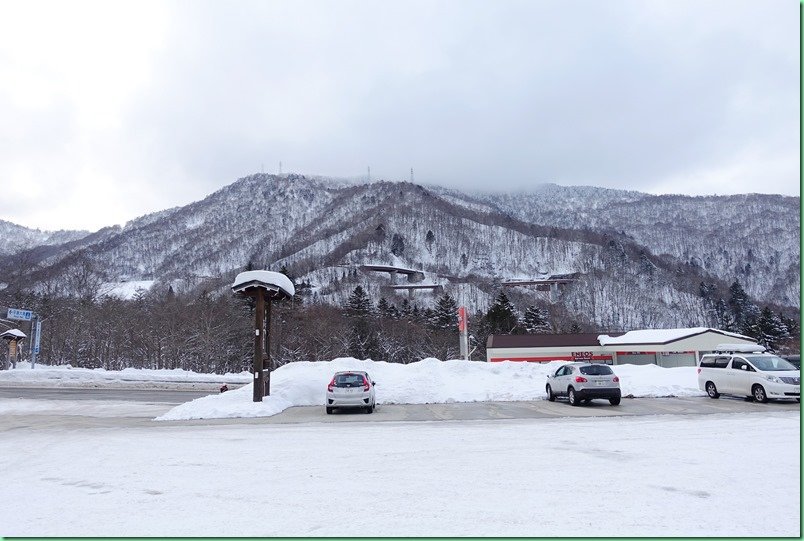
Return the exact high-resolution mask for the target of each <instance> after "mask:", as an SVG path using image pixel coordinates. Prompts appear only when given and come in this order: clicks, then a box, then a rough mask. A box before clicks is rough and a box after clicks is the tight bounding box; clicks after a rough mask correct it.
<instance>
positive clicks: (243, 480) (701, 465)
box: [0, 411, 800, 537]
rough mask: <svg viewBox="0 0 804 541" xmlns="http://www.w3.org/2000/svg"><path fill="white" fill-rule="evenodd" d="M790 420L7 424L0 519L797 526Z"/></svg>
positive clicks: (706, 528)
mask: <svg viewBox="0 0 804 541" xmlns="http://www.w3.org/2000/svg"><path fill="white" fill-rule="evenodd" d="M366 417H368V416H366ZM799 422H800V417H799V415H798V412H773V411H769V412H768V413H762V414H753V413H752V414H744V415H734V414H730V415H720V414H717V415H701V416H696V415H678V416H644V417H609V418H594V419H579V418H566V419H547V420H545V419H541V420H516V421H471V422H453V421H449V422H443V421H442V422H418V423H395V422H385V423H377V422H366V423H349V424H348V425H325V424H318V423H310V424H301V425H259V424H257V425H237V424H234V425H231V424H230V425H206V426H171V425H167V424H164V423H154V425H153V427H147V428H127V429H126V428H119V429H118V428H114V429H108V428H106V429H100V428H92V429H82V430H68V429H52V430H14V431H13V432H6V433H4V434H2V437H0V470H1V471H2V472H3V482H2V483H0V499H1V500H2V501H3V502H4V503H3V505H2V506H0V534H2V535H6V536H37V537H40V536H70V537H72V536H103V537H112V536H115V537H116V536H137V537H141V536H159V537H165V536H214V537H222V536H249V537H254V536H260V537H262V536H349V537H358V536H369V537H376V536H466V535H471V536H486V535H489V536H492V535H493V536H567V535H571V536H605V537H613V536H694V537H704V536H794V537H798V536H799V530H800V496H799V494H800V444H799V440H800V431H799Z"/></svg>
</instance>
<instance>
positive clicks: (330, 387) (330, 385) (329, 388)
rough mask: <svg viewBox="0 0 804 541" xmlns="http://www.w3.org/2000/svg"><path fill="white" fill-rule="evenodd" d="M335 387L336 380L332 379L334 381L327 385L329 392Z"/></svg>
mask: <svg viewBox="0 0 804 541" xmlns="http://www.w3.org/2000/svg"><path fill="white" fill-rule="evenodd" d="M333 387H335V378H332V381H330V382H329V385H327V391H329V392H332V388H333Z"/></svg>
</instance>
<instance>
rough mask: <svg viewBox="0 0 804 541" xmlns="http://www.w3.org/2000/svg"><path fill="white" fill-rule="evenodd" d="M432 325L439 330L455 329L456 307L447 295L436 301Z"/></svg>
mask: <svg viewBox="0 0 804 541" xmlns="http://www.w3.org/2000/svg"><path fill="white" fill-rule="evenodd" d="M432 324H433V326H434V327H437V328H439V329H457V327H458V305H457V303H456V302H455V299H453V298H452V297H451V296H450V295H449V293H444V294H443V295H442V296H441V297H440V298H439V299H438V301H436V306H435V310H434V312H433V319H432Z"/></svg>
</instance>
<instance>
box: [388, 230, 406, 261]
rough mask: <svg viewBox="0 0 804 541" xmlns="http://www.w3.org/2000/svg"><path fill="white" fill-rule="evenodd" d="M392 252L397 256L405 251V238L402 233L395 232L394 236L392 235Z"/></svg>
mask: <svg viewBox="0 0 804 541" xmlns="http://www.w3.org/2000/svg"><path fill="white" fill-rule="evenodd" d="M391 253H392V254H394V255H396V256H401V255H402V254H404V253H405V239H403V238H402V235H397V234H396V233H394V236H393V237H391Z"/></svg>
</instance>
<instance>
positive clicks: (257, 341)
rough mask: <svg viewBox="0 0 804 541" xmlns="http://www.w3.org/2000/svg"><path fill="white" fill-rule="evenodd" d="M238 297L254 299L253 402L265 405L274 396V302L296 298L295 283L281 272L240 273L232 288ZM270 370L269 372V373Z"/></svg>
mask: <svg viewBox="0 0 804 541" xmlns="http://www.w3.org/2000/svg"><path fill="white" fill-rule="evenodd" d="M232 291H233V292H234V293H235V294H240V295H245V296H248V297H254V298H255V299H256V301H257V306H256V307H255V309H254V362H253V367H252V369H253V371H254V392H253V400H254V402H262V397H263V396H268V395H269V394H270V392H271V370H272V369H273V363H272V362H271V353H270V351H271V349H270V348H271V339H270V333H271V302H272V301H274V300H281V299H289V298H292V297H293V295H295V293H296V290H295V288H294V287H293V282H291V281H290V279H289V278H288V277H287V276H285V275H284V274H280V273H278V272H271V271H246V272H241V273H240V274H238V275H237V278H235V281H234V283H233V284H232ZM266 367H267V370H266Z"/></svg>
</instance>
